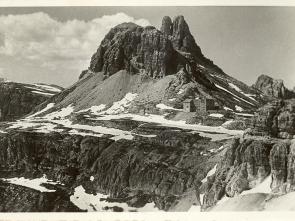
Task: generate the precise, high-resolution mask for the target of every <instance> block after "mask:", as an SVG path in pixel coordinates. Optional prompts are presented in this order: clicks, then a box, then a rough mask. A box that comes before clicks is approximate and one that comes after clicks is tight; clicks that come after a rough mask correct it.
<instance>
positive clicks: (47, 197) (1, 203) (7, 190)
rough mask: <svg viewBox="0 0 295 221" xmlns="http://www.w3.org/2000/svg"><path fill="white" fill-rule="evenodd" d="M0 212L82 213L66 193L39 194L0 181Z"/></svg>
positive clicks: (62, 191)
mask: <svg viewBox="0 0 295 221" xmlns="http://www.w3.org/2000/svg"><path fill="white" fill-rule="evenodd" d="M0 198H1V200H0V212H82V211H81V210H80V209H79V208H78V207H76V206H75V205H74V204H72V203H71V201H70V199H69V195H68V194H67V192H66V191H64V190H62V189H58V190H57V191H55V192H39V191H37V190H33V189H30V188H27V187H23V186H18V185H14V184H9V183H5V182H2V181H0Z"/></svg>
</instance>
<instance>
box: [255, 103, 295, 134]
mask: <svg viewBox="0 0 295 221" xmlns="http://www.w3.org/2000/svg"><path fill="white" fill-rule="evenodd" d="M294 128H295V100H294V99H290V100H280V101H274V102H271V103H269V104H267V105H265V106H263V107H262V108H260V109H259V110H258V112H257V113H256V114H255V115H254V119H253V129H252V133H253V134H256V135H270V136H273V137H280V138H293V136H294V135H295V129H294Z"/></svg>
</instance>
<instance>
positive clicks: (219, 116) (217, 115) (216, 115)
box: [209, 113, 224, 118]
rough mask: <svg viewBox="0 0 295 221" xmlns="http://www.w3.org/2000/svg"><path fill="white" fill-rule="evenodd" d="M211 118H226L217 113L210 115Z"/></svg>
mask: <svg viewBox="0 0 295 221" xmlns="http://www.w3.org/2000/svg"><path fill="white" fill-rule="evenodd" d="M209 116H210V117H216V118H222V117H224V115H223V114H217V113H213V114H210V115H209Z"/></svg>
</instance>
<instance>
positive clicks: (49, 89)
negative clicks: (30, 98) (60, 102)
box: [32, 84, 61, 93]
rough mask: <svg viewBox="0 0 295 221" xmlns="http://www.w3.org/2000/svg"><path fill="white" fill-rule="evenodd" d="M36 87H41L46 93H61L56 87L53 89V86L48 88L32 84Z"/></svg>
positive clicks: (47, 86)
mask: <svg viewBox="0 0 295 221" xmlns="http://www.w3.org/2000/svg"><path fill="white" fill-rule="evenodd" d="M32 85H34V86H36V87H41V88H43V89H44V90H46V91H51V92H56V93H59V92H61V89H59V88H57V87H53V86H49V85H45V84H32Z"/></svg>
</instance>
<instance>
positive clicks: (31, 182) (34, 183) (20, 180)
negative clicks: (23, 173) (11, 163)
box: [1, 175, 60, 192]
mask: <svg viewBox="0 0 295 221" xmlns="http://www.w3.org/2000/svg"><path fill="white" fill-rule="evenodd" d="M1 180H3V181H6V182H8V183H11V184H15V185H19V186H24V187H28V188H31V189H34V190H38V191H40V192H55V190H50V189H47V188H46V187H44V186H41V184H52V185H56V184H60V183H59V182H54V181H52V180H48V179H47V178H46V176H45V175H43V177H41V178H36V179H26V178H24V177H14V178H8V179H5V178H1Z"/></svg>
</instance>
